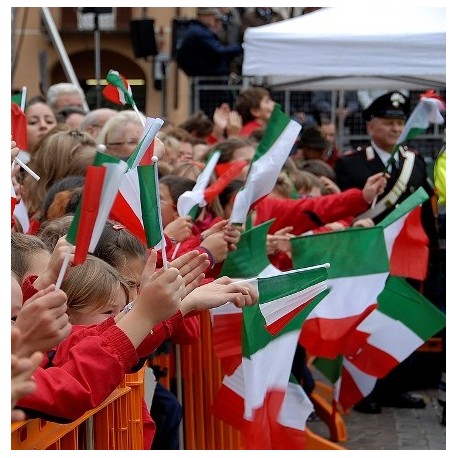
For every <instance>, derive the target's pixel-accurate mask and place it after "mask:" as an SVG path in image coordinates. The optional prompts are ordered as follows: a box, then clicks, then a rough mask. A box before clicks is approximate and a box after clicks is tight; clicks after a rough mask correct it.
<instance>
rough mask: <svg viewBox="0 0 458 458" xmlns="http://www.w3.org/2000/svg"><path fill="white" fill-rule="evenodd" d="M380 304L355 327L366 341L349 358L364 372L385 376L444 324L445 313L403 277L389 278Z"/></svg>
mask: <svg viewBox="0 0 458 458" xmlns="http://www.w3.org/2000/svg"><path fill="white" fill-rule="evenodd" d="M378 304H379V307H378V308H377V310H374V312H373V313H371V314H370V315H369V316H368V317H367V318H366V319H365V320H364V321H362V322H361V323H360V324H359V326H358V328H357V329H356V332H357V333H362V334H365V335H366V339H365V340H364V341H363V344H362V345H360V346H359V347H358V348H357V349H355V350H354V351H353V352H352V354H348V355H346V357H347V359H349V360H350V361H351V362H352V364H354V365H355V366H356V367H358V368H359V369H360V370H361V371H363V372H365V373H367V374H369V375H373V376H376V377H384V376H385V375H387V374H388V373H389V372H390V371H391V370H392V369H393V368H394V367H396V366H397V365H398V364H399V363H401V362H402V361H404V360H405V359H406V358H407V357H408V356H409V355H411V354H412V353H413V352H414V351H415V350H416V349H417V348H419V347H420V346H421V345H423V343H424V342H426V341H427V340H428V339H429V338H430V337H432V336H434V335H435V334H437V333H438V332H439V331H441V330H442V329H443V328H444V327H445V315H444V314H443V313H442V312H441V311H440V310H439V309H438V308H437V307H436V306H435V305H434V304H433V303H431V302H430V301H429V300H428V299H427V298H426V297H424V296H423V295H422V294H421V293H420V292H418V291H417V290H416V289H414V288H413V287H412V286H411V285H409V284H408V283H407V282H406V280H405V279H403V278H400V277H392V276H390V277H388V280H387V282H386V285H385V288H384V289H383V291H382V292H381V294H380V295H379V297H378ZM357 340H358V341H360V340H361V339H360V338H358V339H357Z"/></svg>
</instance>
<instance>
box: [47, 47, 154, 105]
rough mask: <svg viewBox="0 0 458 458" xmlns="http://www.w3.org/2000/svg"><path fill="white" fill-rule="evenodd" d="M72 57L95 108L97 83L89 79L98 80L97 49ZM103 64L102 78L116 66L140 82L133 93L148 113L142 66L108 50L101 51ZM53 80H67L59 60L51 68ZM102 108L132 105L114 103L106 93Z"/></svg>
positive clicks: (124, 73)
mask: <svg viewBox="0 0 458 458" xmlns="http://www.w3.org/2000/svg"><path fill="white" fill-rule="evenodd" d="M69 59H70V62H71V64H72V66H73V69H74V71H75V74H76V76H77V78H78V81H79V83H80V86H81V88H82V89H83V91H84V93H85V94H86V100H87V103H88V105H89V109H91V110H92V109H94V108H97V86H96V85H94V84H88V81H89V82H90V81H91V80H92V81H94V80H95V63H94V62H95V58H94V52H93V51H80V52H75V53H73V54H71V55H69ZM100 67H101V68H100V74H101V77H102V79H105V76H106V75H107V73H108V71H109V70H110V69H114V70H117V71H118V72H119V73H121V74H122V75H124V76H125V77H127V78H129V80H135V82H136V84H131V88H132V95H133V98H134V100H135V103H136V105H137V108H138V109H139V110H140V111H142V112H145V107H146V81H147V80H146V76H145V73H144V71H143V70H142V68H141V67H139V66H138V65H137V64H136V63H135V62H134V61H132V60H131V59H129V58H128V57H126V56H124V55H122V54H119V53H116V52H113V51H107V50H101V51H100ZM50 80H51V83H50V84H56V83H60V82H63V81H67V78H66V76H65V73H64V70H63V68H62V66H61V64H60V62H58V63H56V64H55V65H54V68H52V69H51V78H50ZM142 82H143V83H142ZM137 83H138V84H137ZM100 107H109V108H114V109H115V110H123V109H124V108H127V109H131V107H130V106H126V107H123V106H122V105H113V104H112V103H111V102H109V101H108V100H106V99H105V98H104V97H103V96H101V97H100Z"/></svg>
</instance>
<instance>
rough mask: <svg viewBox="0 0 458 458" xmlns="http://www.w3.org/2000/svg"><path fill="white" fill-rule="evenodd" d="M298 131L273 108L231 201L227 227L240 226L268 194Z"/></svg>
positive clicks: (278, 107) (297, 125) (297, 127)
mask: <svg viewBox="0 0 458 458" xmlns="http://www.w3.org/2000/svg"><path fill="white" fill-rule="evenodd" d="M300 130H301V125H300V124H299V123H297V122H296V121H294V120H292V119H291V118H289V117H288V116H287V115H286V114H285V113H283V111H282V110H281V108H280V105H278V104H276V106H275V108H274V110H273V112H272V115H271V116H270V119H269V122H268V123H267V126H266V131H265V133H264V135H263V137H262V139H261V141H260V142H259V144H258V146H257V148H256V153H255V155H254V157H253V159H252V161H251V165H250V170H249V171H248V176H247V178H246V181H245V184H244V186H243V188H242V189H241V190H240V191H239V192H238V193H237V195H236V197H235V201H234V206H233V209H232V214H231V217H230V222H231V223H233V224H244V223H245V221H246V219H247V215H248V212H249V211H250V208H251V207H252V206H254V205H255V204H256V202H257V201H259V200H260V199H262V198H264V197H265V196H267V195H268V194H269V193H270V192H271V191H272V189H273V187H274V186H275V182H276V181H277V178H278V175H279V174H280V171H281V169H282V167H283V164H284V163H285V161H286V159H287V158H288V156H289V153H290V152H291V149H292V147H293V145H294V143H295V141H296V139H297V136H298V134H299V132H300Z"/></svg>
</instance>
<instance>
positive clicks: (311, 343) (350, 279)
mask: <svg viewBox="0 0 458 458" xmlns="http://www.w3.org/2000/svg"><path fill="white" fill-rule="evenodd" d="M291 248H292V258H293V266H294V267H295V268H300V267H306V266H310V265H317V264H324V263H330V268H329V279H328V281H327V283H328V290H327V295H326V297H325V298H324V299H323V300H322V301H321V302H320V304H319V305H318V307H316V308H315V309H314V310H313V312H312V313H311V314H310V315H309V316H308V318H307V320H306V321H305V323H304V326H303V331H302V334H301V339H300V341H301V344H302V345H303V346H304V347H305V348H307V350H308V351H309V352H310V354H311V355H314V356H323V357H327V358H334V357H336V356H337V355H339V354H341V353H344V349H345V346H346V344H347V340H348V338H349V335H350V334H351V332H352V331H353V330H354V329H355V328H356V326H357V325H358V324H359V323H360V322H361V321H362V320H363V319H364V318H365V317H366V316H367V315H368V314H369V313H371V312H372V310H374V308H376V306H377V305H376V304H377V296H378V294H379V293H380V292H381V291H382V289H383V287H384V285H385V281H386V279H387V277H388V273H389V263H388V254H387V251H386V246H385V240H384V235H383V228H381V227H373V228H358V229H348V230H345V231H338V232H328V233H323V234H316V235H309V236H302V237H296V238H292V239H291Z"/></svg>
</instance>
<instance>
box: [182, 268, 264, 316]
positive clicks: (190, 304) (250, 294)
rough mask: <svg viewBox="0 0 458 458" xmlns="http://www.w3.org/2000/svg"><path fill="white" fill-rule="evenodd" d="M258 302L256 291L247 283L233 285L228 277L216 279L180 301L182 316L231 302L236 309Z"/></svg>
mask: <svg viewBox="0 0 458 458" xmlns="http://www.w3.org/2000/svg"><path fill="white" fill-rule="evenodd" d="M257 300H258V293H257V291H256V289H255V288H254V287H253V286H252V285H250V283H249V282H246V283H241V282H237V283H234V282H233V281H232V280H231V279H230V278H229V277H221V278H218V279H216V280H214V281H212V282H211V283H207V284H205V285H202V286H199V287H198V288H196V289H195V290H194V291H192V292H191V293H190V294H188V295H187V296H186V297H185V298H184V299H183V300H182V301H181V307H180V309H181V312H182V313H183V315H186V313H189V312H191V311H193V310H196V311H202V310H208V309H211V308H215V307H219V306H220V305H223V304H225V303H226V302H232V303H233V304H234V305H235V306H236V307H245V306H247V305H253V304H255V303H256V302H257Z"/></svg>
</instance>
